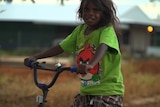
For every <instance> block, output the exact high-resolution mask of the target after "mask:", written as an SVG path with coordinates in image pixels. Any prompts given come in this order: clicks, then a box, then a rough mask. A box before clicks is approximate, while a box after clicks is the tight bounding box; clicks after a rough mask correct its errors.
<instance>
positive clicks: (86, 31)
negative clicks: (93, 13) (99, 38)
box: [84, 26, 98, 35]
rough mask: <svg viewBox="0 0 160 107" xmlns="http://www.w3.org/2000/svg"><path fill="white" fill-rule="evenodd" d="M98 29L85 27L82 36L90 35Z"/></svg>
mask: <svg viewBox="0 0 160 107" xmlns="http://www.w3.org/2000/svg"><path fill="white" fill-rule="evenodd" d="M97 28H98V27H89V26H88V27H87V28H86V29H85V32H84V34H85V35H89V34H90V33H92V32H93V31H94V30H96V29H97Z"/></svg>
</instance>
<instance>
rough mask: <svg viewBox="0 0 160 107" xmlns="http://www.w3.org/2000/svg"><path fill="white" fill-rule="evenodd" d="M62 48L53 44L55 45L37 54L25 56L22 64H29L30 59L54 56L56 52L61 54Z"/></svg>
mask: <svg viewBox="0 0 160 107" xmlns="http://www.w3.org/2000/svg"><path fill="white" fill-rule="evenodd" d="M63 52H64V50H63V49H62V48H61V47H60V46H59V45H57V46H55V47H52V48H50V49H48V50H46V51H44V52H42V53H39V54H37V55H34V56H31V57H29V58H25V59H24V65H26V66H28V65H29V62H30V61H31V60H32V61H36V60H37V59H42V58H48V57H52V56H56V55H58V54H61V53H63Z"/></svg>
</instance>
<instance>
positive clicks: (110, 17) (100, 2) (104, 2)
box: [77, 0, 120, 33]
mask: <svg viewBox="0 0 160 107" xmlns="http://www.w3.org/2000/svg"><path fill="white" fill-rule="evenodd" d="M89 2H92V3H93V4H94V5H95V6H96V7H97V8H99V9H100V10H101V11H102V14H103V17H102V20H101V22H100V23H99V26H109V25H112V26H113V27H114V29H115V30H116V33H118V32H119V28H118V25H119V22H120V21H119V18H118V17H117V15H116V13H117V12H116V6H115V5H114V3H113V2H112V0H81V4H80V7H79V9H78V11H77V13H78V17H79V19H80V20H83V18H82V14H83V11H84V9H85V8H86V7H87V5H88V4H89Z"/></svg>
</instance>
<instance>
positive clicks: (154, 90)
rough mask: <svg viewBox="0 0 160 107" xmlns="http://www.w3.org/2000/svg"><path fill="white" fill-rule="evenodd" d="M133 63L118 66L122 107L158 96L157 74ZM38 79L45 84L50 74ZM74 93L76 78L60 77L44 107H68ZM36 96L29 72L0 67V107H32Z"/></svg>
mask: <svg viewBox="0 0 160 107" xmlns="http://www.w3.org/2000/svg"><path fill="white" fill-rule="evenodd" d="M159 62H160V61H159ZM135 63H137V62H136V61H124V62H123V64H122V70H123V75H124V83H125V96H124V103H128V102H129V101H131V100H133V99H138V98H143V97H150V96H156V95H160V85H159V83H160V79H159V78H160V73H156V74H155V73H150V72H149V71H147V72H145V71H143V72H142V70H143V69H139V66H137V64H135ZM138 65H139V64H138ZM151 67H153V66H151ZM15 70H16V71H15ZM13 72H14V73H13ZM26 72H27V73H26ZM40 75H41V76H42V77H41V78H42V79H43V82H48V81H49V80H50V79H51V78H52V76H51V75H50V74H44V73H43V74H40ZM44 76H46V77H47V78H45V77H44ZM78 90H79V80H78V78H77V77H76V75H75V74H70V73H63V74H62V75H60V78H59V79H58V81H57V82H56V84H55V85H54V87H52V88H51V89H50V91H49V94H48V96H47V100H48V102H47V103H46V107H70V105H71V104H72V101H73V97H74V95H75V94H76V93H77V91H78ZM36 95H41V91H40V89H38V88H37V87H36V86H35V85H34V83H33V78H32V72H31V70H30V69H26V68H17V67H7V66H2V65H1V66H0V107H17V106H18V107H29V106H30V107H36V103H35V98H36ZM153 107H155V106H153Z"/></svg>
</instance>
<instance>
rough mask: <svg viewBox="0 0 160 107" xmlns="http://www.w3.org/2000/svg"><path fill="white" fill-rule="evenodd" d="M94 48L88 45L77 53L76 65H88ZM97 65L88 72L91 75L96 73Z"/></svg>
mask: <svg viewBox="0 0 160 107" xmlns="http://www.w3.org/2000/svg"><path fill="white" fill-rule="evenodd" d="M94 51H95V48H94V47H91V46H90V45H86V46H85V48H84V49H83V50H82V51H81V52H80V53H79V55H78V59H77V63H78V64H88V63H89V62H90V61H91V59H92V58H93V56H94ZM98 69H99V64H96V65H95V66H94V68H93V69H92V70H90V71H89V73H91V74H96V73H98Z"/></svg>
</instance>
